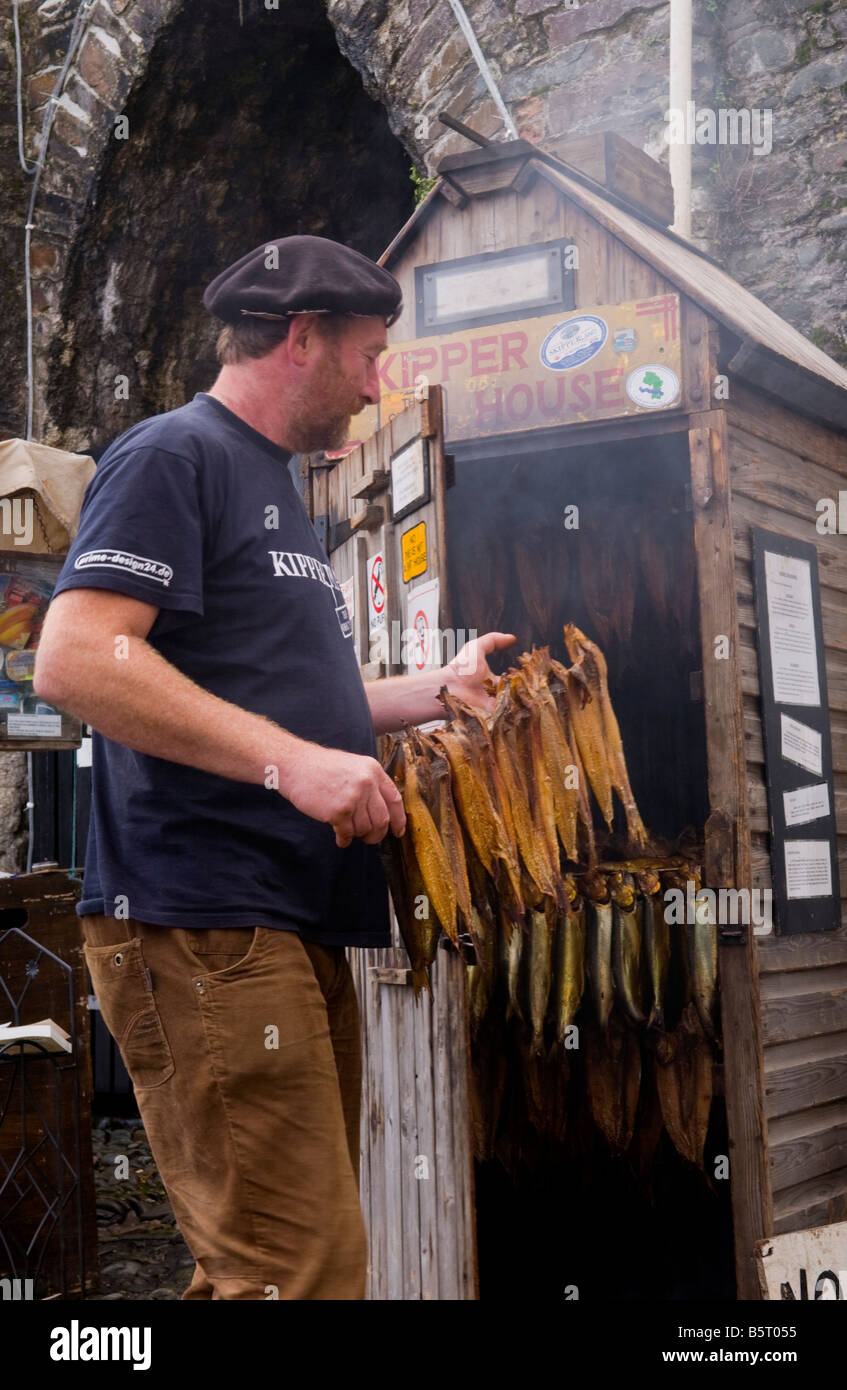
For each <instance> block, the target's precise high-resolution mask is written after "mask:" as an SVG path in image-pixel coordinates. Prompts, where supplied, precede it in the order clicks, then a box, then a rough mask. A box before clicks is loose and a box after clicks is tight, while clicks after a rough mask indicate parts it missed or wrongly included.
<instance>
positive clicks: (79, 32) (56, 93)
mask: <svg viewBox="0 0 847 1390" xmlns="http://www.w3.org/2000/svg"><path fill="white" fill-rule="evenodd" d="M95 3H96V0H80V3H79V5H78V7H77V10H76V14H75V15H74V18H73V23H72V25H71V32H70V35H69V37H68V48H67V52H66V53H65V59H64V62H63V63H62V66H61V68H60V69H59V74H58V77H57V78H56V81H55V84H54V86H53V91H52V93H51V95H50V97H49V99H48V102H47V107H46V109H45V112H44V118H43V120H42V123H41V140H40V144H39V149H38V155H37V157H36V160H35V163H34V164H32V165H30V164H28V163H27V158H26V151H25V149H24V136H25V130H24V111H23V54H22V48H21V30H20V21H19V18H18V9H19V5H20V0H12V21H13V25H14V31H15V91H16V108H17V124H18V159H19V161H20V165H21V168H22V169H23V171H24V173H25V174H26V175H27V177H28V178H31V179H32V187H31V189H30V196H29V205H28V207H27V214H26V223H25V224H24V291H25V297H26V433H25V435H24V438H25V439H32V423H33V409H34V397H35V390H34V380H35V378H34V371H33V344H32V233H33V231H34V230H35V224H34V222H33V217H34V216H35V200H36V198H37V196H38V188H39V184H40V183H41V174H42V171H43V169H44V160H45V157H46V155H47V146H48V144H49V141H50V132H51V130H52V129H53V121H54V119H55V115H56V107H57V106H58V105H59V97H60V96H61V94H62V88H63V87H64V84H65V78H66V77H67V75H68V71H69V69H70V66H71V63H72V62H73V59H74V56H75V54H76V51H77V49H78V48H79V45H80V43H81V41H82V37H83V35H84V33H85V30H86V28H87V26H88V16H89V12H90V11H91V10H92V9H93V7H94V5H95ZM26 773H27V799H26V807H25V809H26V813H27V828H28V836H27V840H28V843H27V856H26V872H27V873H30V871H31V870H32V863H33V853H34V845H35V814H34V813H35V801H34V777H33V761H32V753H31V752H29V753H27V755H26ZM73 775H74V806H73V825H72V841H73V852H72V858H75V848H76V759H75V758H74V773H73ZM73 867H74V865H73V864H72V865H71V868H73Z"/></svg>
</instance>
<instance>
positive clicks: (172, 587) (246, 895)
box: [56, 391, 391, 946]
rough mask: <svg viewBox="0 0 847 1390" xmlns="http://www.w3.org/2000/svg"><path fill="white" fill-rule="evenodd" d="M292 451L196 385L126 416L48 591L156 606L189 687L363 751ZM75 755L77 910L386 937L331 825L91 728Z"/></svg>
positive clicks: (370, 854) (371, 878) (338, 938)
mask: <svg viewBox="0 0 847 1390" xmlns="http://www.w3.org/2000/svg"><path fill="white" fill-rule="evenodd" d="M290 457H291V455H290V454H289V453H288V452H287V451H286V450H284V449H281V448H279V447H278V446H277V445H276V444H274V443H273V442H272V441H271V440H270V439H267V438H266V437H265V436H264V435H262V434H260V433H258V431H256V430H254V429H252V428H251V427H250V426H249V425H248V424H246V423H245V422H244V421H243V420H241V419H240V418H239V417H238V416H237V415H234V414H233V413H232V411H230V410H228V409H227V408H226V406H224V405H222V404H221V402H220V401H217V400H215V399H214V398H213V397H212V396H209V395H207V394H206V393H205V392H202V391H200V392H198V393H197V394H196V395H195V397H194V399H193V401H191V402H189V403H188V404H187V405H183V406H180V407H179V409H177V410H171V411H168V412H167V413H166V414H163V415H156V416H153V417H152V418H150V419H148V420H142V421H141V423H140V424H138V425H134V426H133V427H132V428H131V429H129V430H127V431H126V432H125V433H124V434H122V435H121V436H120V437H119V438H118V439H116V440H115V441H114V443H113V444H111V445H110V446H109V448H108V449H107V450H106V452H105V453H104V454H103V456H102V458H101V459H100V462H99V464H98V467H97V472H96V474H95V475H94V477H93V478H92V480H91V482H90V483H89V485H88V488H87V490H86V493H85V499H84V501H83V506H82V515H81V520H80V527H79V532H78V534H77V536H76V538H75V539H74V542H73V544H72V546H71V549H70V552H69V554H68V557H67V560H66V562H65V565H64V568H63V569H62V573H61V576H60V578H59V582H58V584H57V585H56V593H60V592H61V591H62V590H63V589H70V588H98V589H112V590H116V591H117V592H119V593H122V594H127V595H129V596H130V597H132V598H137V599H141V600H143V601H144V602H147V603H152V604H156V606H157V607H158V608H159V609H160V610H161V611H160V613H159V614H158V616H157V618H156V621H155V622H154V624H153V626H152V628H151V629H150V632H149V634H148V638H147V640H148V641H149V643H150V644H151V646H153V647H155V648H156V650H157V651H158V652H160V653H161V655H162V656H163V657H164V658H165V659H166V660H167V661H169V662H171V664H172V665H174V666H176V667H177V668H178V669H179V670H180V671H182V672H183V673H184V674H185V675H186V676H188V677H190V679H191V680H193V681H195V682H196V684H197V685H200V686H202V687H203V688H204V689H205V690H209V691H211V692H212V693H213V694H215V695H218V696H220V697H221V698H222V699H224V700H229V701H230V702H231V703H232V704H235V705H238V706H240V707H241V709H245V710H250V711H252V712H253V713H255V714H261V715H265V716H266V717H267V718H269V719H272V720H273V721H274V722H275V723H276V724H279V725H280V726H281V727H282V728H284V729H287V730H288V731H289V732H290V733H292V734H296V735H297V736H298V737H300V738H304V739H308V740H310V741H311V742H314V743H319V744H322V745H324V746H325V747H328V748H342V749H346V750H347V752H350V753H362V754H368V755H370V756H371V757H375V756H376V740H375V736H374V729H373V723H372V720H371V715H370V710H369V707H368V701H367V697H366V694H365V688H364V685H363V682H362V676H361V672H360V670H359V665H358V662H357V659H356V653H355V648H354V645H353V634H352V625H351V623H350V620H349V618H348V615H347V610H346V608H345V606H344V600H343V597H342V594H341V590H340V588H339V586H338V581H337V580H336V577H335V575H334V573H333V571H332V568H331V565H330V563H329V560H328V557H327V554H326V551H325V550H324V548H323V546H322V545H321V543H320V541H319V539H318V536H317V534H316V532H315V528H314V526H313V525H312V523H311V521H310V520H309V516H308V513H307V512H306V509H305V506H304V505H303V501H302V499H301V497H300V495H299V493H298V492H297V489H296V487H295V485H294V481H293V479H292V477H291V474H290V472H289V470H288V460H289V458H290ZM92 759H93V761H92V795H91V820H90V827H89V835H88V846H87V852H86V860H85V878H84V883H83V894H82V899H81V901H80V903H79V904H78V906H77V912H78V914H79V915H80V916H83V915H87V914H93V913H105V914H106V915H107V916H114V915H116V913H120V915H125V916H130V917H135V918H137V919H138V920H139V921H142V922H152V923H161V924H163V925H165V926H173V927H190V928H192V929H193V928H200V927H249V926H265V927H279V928H282V929H286V930H296V931H299V932H300V933H301V935H302V936H303V937H304V939H308V940H311V941H317V942H320V943H322V944H324V945H340V946H389V945H390V944H391V935H390V930H389V915H388V898H387V890H386V884H385V878H384V875H383V871H382V865H381V862H380V858H379V851H378V848H377V847H376V846H375V845H366V844H364V842H363V841H362V840H360V839H355V840H353V842H352V844H350V845H349V846H348V847H347V848H346V849H339V848H338V846H337V845H336V843H335V832H334V831H333V829H332V827H331V826H329V825H325V824H323V823H322V822H320V821H316V820H314V819H312V817H310V816H306V815H304V814H303V813H302V812H301V811H298V810H297V809H296V808H295V807H294V806H292V804H291V802H290V801H287V800H286V799H285V798H284V797H283V796H281V795H280V793H279V792H278V791H274V790H271V789H269V788H266V787H264V786H254V785H252V784H250V783H247V782H236V781H232V780H231V779H229V778H226V777H219V776H216V775H214V774H212V773H210V772H203V771H200V770H199V769H197V768H192V767H187V766H185V765H184V764H181V763H174V762H169V761H166V760H165V759H162V758H153V757H148V756H147V755H146V754H143V753H137V752H134V751H133V750H132V749H129V748H125V747H124V746H123V745H121V744H119V743H115V742H113V741H112V740H111V739H108V738H104V737H103V736H102V735H100V734H98V733H95V734H94V737H93V748H92ZM270 761H271V757H270V754H269V762H270Z"/></svg>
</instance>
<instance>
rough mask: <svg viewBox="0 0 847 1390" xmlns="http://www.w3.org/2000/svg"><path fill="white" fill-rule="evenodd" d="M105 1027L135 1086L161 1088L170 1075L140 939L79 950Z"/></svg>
mask: <svg viewBox="0 0 847 1390" xmlns="http://www.w3.org/2000/svg"><path fill="white" fill-rule="evenodd" d="M82 952H83V955H84V957H85V963H86V965H87V966H88V971H89V974H90V975H91V983H92V985H93V987H94V994H95V996H96V999H97V1003H98V1004H99V1005H100V1012H101V1014H102V1016H103V1022H104V1023H105V1024H106V1027H107V1028H108V1030H109V1032H110V1033H111V1035H112V1037H113V1038H114V1039H115V1042H116V1043H117V1045H118V1050H119V1052H120V1054H121V1057H122V1058H123V1062H124V1066H125V1067H126V1069H127V1071H128V1073H129V1077H130V1080H131V1081H132V1084H133V1086H140V1087H150V1086H161V1084H162V1082H164V1081H167V1079H168V1077H170V1076H172V1075H173V1072H174V1059H173V1054H172V1053H171V1049H170V1046H169V1044H168V1040H167V1038H166V1036H165V1030H164V1028H163V1027H162V1020H161V1018H160V1017H159V1010H158V1009H157V1007H156V999H155V996H154V994H153V985H152V980H151V978H150V973H149V971H148V969H147V966H146V964H145V961H144V951H143V946H142V941H141V937H140V936H136V937H133V938H132V939H131V940H130V941H121V942H119V943H117V944H113V945H108V946H89V945H88V943H87V942H86V943H85V944H84V945H83V948H82Z"/></svg>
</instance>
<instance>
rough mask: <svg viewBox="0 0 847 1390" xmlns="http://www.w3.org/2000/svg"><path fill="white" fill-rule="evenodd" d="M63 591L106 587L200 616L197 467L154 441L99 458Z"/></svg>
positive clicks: (67, 563)
mask: <svg viewBox="0 0 847 1390" xmlns="http://www.w3.org/2000/svg"><path fill="white" fill-rule="evenodd" d="M64 589H113V590H115V591H116V592H117V593H120V594H126V595H127V596H128V597H129V598H137V599H141V600H142V601H143V602H145V603H153V604H155V605H156V606H157V607H158V608H163V609H182V610H187V611H189V612H193V613H198V614H200V615H201V616H202V614H203V513H202V507H201V499H200V492H199V481H198V477H197V467H196V465H195V464H194V463H193V462H192V460H191V459H188V458H183V457H182V456H181V455H179V454H172V453H168V451H167V450H165V449H160V448H157V447H156V446H154V445H146V446H143V447H139V448H135V449H129V450H126V451H125V452H124V451H122V452H120V453H119V454H117V455H116V456H115V457H114V458H111V459H109V458H108V456H106V457H104V458H103V459H101V461H100V464H99V466H98V469H97V472H96V473H95V475H94V477H93V478H92V480H91V482H90V483H89V485H88V488H87V489H86V493H85V497H84V499H83V504H82V510H81V515H80V523H79V530H78V532H77V534H76V536H75V537H74V540H73V542H72V544H71V548H70V550H69V551H68V556H67V559H66V561H65V564H64V566H63V569H62V572H61V574H60V575H59V580H58V583H57V584H56V589H55V593H57V594H59V593H61V592H62V590H64Z"/></svg>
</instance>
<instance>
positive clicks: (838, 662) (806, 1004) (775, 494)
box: [727, 383, 847, 1234]
mask: <svg viewBox="0 0 847 1390" xmlns="http://www.w3.org/2000/svg"><path fill="white" fill-rule="evenodd" d="M727 414H728V417H729V422H730V427H729V453H730V468H731V483H732V514H733V532H734V542H735V577H736V589H737V593H738V621H739V634H740V643H741V681H742V692H743V703H744V710H743V714H744V736H745V753H746V770H747V794H748V803H749V808H750V830H751V841H752V867H753V882H754V885H755V886H756V887H759V888H766V889H770V888H771V886H772V882H771V861H770V836H769V833H768V803H767V787H766V781H765V764H764V744H763V736H762V725H761V717H760V707H759V679H758V658H757V649H756V629H755V617H754V608H753V579H752V566H751V550H750V539H749V528H750V527H751V526H753V525H759V526H765V527H768V528H769V529H771V530H774V531H778V532H781V533H783V534H785V535H789V536H796V537H798V538H800V539H801V540H807V541H811V542H813V543H814V544H815V545H816V547H817V551H818V564H819V575H820V585H821V608H822V617H823V633H824V645H825V653H824V656H825V663H826V673H827V683H828V687H829V707H830V720H831V726H832V753H833V772H834V786H835V817H836V826H837V829H838V861H839V873H840V880H841V895H842V926H841V928H840V929H839V930H838V931H837V932H827V933H821V934H817V935H812V934H810V935H806V936H792V937H782V938H780V937H778V936H771V937H760V938H759V943H758V961H759V994H760V1000H761V1018H762V1041H763V1046H764V1066H765V1109H766V1113H767V1116H768V1130H769V1155H770V1176H771V1184H772V1188H773V1194H774V1223H773V1233H774V1234H779V1233H781V1232H785V1231H795V1230H802V1229H803V1228H804V1227H806V1226H811V1225H819V1224H824V1223H827V1222H834V1221H842V1220H844V1219H845V1217H847V551H845V548H844V544H843V541H842V539H841V538H840V537H839V536H829V535H821V534H820V533H819V532H818V531H817V528H816V521H817V519H818V516H819V512H818V509H817V503H818V501H819V500H820V499H821V498H825V497H829V498H833V499H835V500H837V498H838V493H839V490H842V491H843V490H844V489H845V488H847V441H845V440H844V438H843V437H841V436H839V435H838V434H836V433H835V432H834V431H831V430H828V429H824V428H823V427H822V426H820V425H818V424H815V423H814V422H812V421H804V420H802V419H800V418H799V417H798V416H796V415H794V414H793V413H792V412H790V411H788V410H786V409H784V408H783V407H781V406H780V405H778V404H777V403H776V402H773V401H771V400H766V399H765V398H764V397H763V396H761V395H758V394H757V393H755V392H753V391H751V390H749V389H747V388H745V387H743V386H741V385H738V384H735V383H733V384H732V385H731V388H730V399H729V401H728V402H727Z"/></svg>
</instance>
